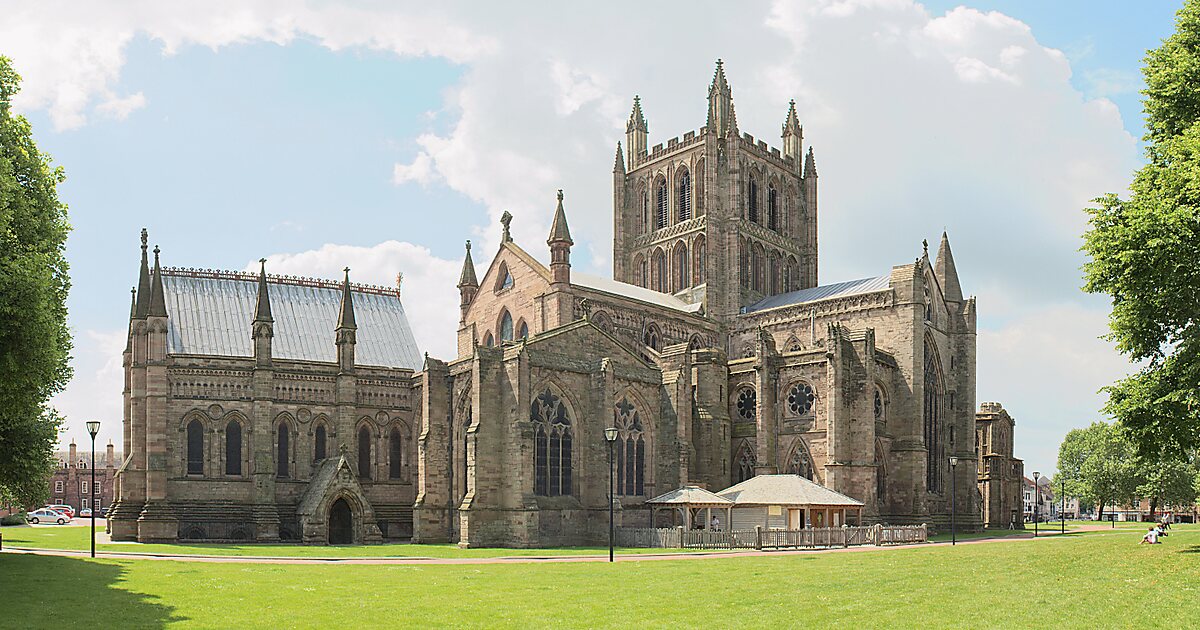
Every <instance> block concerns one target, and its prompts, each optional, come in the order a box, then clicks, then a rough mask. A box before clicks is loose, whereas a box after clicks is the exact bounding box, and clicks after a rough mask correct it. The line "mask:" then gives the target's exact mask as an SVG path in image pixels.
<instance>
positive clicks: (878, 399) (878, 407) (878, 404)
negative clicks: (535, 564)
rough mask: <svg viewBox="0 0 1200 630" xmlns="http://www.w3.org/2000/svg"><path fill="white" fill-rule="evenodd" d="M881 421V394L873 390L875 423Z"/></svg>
mask: <svg viewBox="0 0 1200 630" xmlns="http://www.w3.org/2000/svg"><path fill="white" fill-rule="evenodd" d="M882 421H883V393H882V392H880V391H879V390H878V389H876V390H875V422H882Z"/></svg>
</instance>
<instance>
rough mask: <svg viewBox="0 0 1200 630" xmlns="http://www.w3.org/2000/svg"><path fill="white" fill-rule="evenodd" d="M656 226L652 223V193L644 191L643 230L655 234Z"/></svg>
mask: <svg viewBox="0 0 1200 630" xmlns="http://www.w3.org/2000/svg"><path fill="white" fill-rule="evenodd" d="M653 226H654V224H653V223H651V222H650V193H649V192H646V191H644V190H643V191H642V230H644V231H645V232H647V233H649V232H653V231H654V227H653Z"/></svg>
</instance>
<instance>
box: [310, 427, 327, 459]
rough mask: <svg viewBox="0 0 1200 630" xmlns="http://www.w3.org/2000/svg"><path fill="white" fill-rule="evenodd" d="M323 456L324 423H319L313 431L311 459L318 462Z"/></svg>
mask: <svg viewBox="0 0 1200 630" xmlns="http://www.w3.org/2000/svg"><path fill="white" fill-rule="evenodd" d="M325 457H326V455H325V425H323V424H319V425H317V430H316V431H313V460H314V461H318V462H319V461H321V460H322V459H325Z"/></svg>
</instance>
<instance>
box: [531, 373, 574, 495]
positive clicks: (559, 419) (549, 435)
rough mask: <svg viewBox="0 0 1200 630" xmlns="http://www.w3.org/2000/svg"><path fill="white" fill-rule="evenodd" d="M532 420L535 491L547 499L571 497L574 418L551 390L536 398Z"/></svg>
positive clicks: (532, 406)
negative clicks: (572, 420)
mask: <svg viewBox="0 0 1200 630" xmlns="http://www.w3.org/2000/svg"><path fill="white" fill-rule="evenodd" d="M529 420H530V421H531V422H533V424H534V438H533V439H534V443H533V469H534V491H535V492H536V493H537V494H538V495H540V496H546V497H556V496H562V495H570V494H571V492H572V481H571V472H572V464H571V462H572V460H571V418H570V412H569V411H568V410H567V406H566V405H565V404H564V403H563V402H562V400H561V399H560V398H559V397H558V396H557V395H555V394H554V393H553V392H551V391H550V390H549V389H547V390H546V391H545V392H543V393H541V394H539V395H538V396H537V397H536V398H534V400H533V403H532V404H531V405H530V410H529Z"/></svg>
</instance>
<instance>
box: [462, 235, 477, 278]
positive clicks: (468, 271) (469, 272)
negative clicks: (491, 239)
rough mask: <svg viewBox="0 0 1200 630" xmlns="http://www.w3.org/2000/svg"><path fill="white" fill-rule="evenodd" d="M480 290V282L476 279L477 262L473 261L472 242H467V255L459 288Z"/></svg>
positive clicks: (464, 259)
mask: <svg viewBox="0 0 1200 630" xmlns="http://www.w3.org/2000/svg"><path fill="white" fill-rule="evenodd" d="M463 287H475V288H479V280H478V279H476V278H475V261H474V260H472V259H471V241H467V255H466V257H464V258H463V266H462V273H460V274H458V288H460V289H461V288H463Z"/></svg>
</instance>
